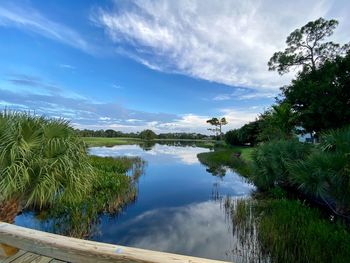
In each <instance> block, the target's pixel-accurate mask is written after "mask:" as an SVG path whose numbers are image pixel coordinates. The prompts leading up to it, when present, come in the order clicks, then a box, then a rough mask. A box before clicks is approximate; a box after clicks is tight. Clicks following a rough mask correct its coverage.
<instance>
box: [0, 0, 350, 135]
mask: <svg viewBox="0 0 350 263" xmlns="http://www.w3.org/2000/svg"><path fill="white" fill-rule="evenodd" d="M349 13H350V1H345V0H344V1H340V0H339V1H335V0H334V1H328V0H327V1H319V0H317V1H316V0H310V1H301V0H297V1H257V0H255V1H253V0H247V1H238V0H237V1H236V0H222V1H214V0H213V1H211V0H208V1H201V0H186V1H185V0H179V1H171V0H168V1H165V0H164V1H161V0H159V1H151V0H142V1H141V0H139V1H136V0H135V1H123V0H115V1H112V0H104V1H97V0H95V1H93V0H84V1H83V0H81V1H68V0H56V1H54V0H51V1H39V0H32V1H30V0H22V1H16V0H14V1H13V0H12V1H6V0H5V1H4V0H2V1H1V3H0V57H1V59H0V106H1V107H2V108H5V107H7V108H10V109H20V110H33V111H35V112H36V113H37V114H45V115H47V116H53V117H63V118H66V119H69V120H70V121H71V123H72V124H73V125H74V126H75V127H77V128H90V129H108V128H112V129H115V130H122V131H140V130H143V129H146V128H150V129H153V130H155V131H156V132H158V133H159V132H180V131H185V132H202V133H206V132H207V128H208V127H207V124H206V123H205V120H206V119H208V118H209V117H211V116H225V117H227V118H228V121H229V125H227V127H226V128H225V130H228V129H231V128H236V127H240V126H241V125H243V124H244V123H246V122H248V121H251V120H254V119H255V118H256V116H257V115H258V113H259V112H262V111H263V110H264V109H266V108H267V107H269V106H270V105H271V104H272V103H273V102H274V97H275V96H276V95H277V94H278V88H279V87H280V86H282V85H285V84H287V83H288V82H289V81H290V79H291V77H292V76H293V74H295V72H292V73H291V74H288V75H284V76H279V75H278V74H277V73H276V72H269V71H268V70H267V66H266V64H267V61H268V59H269V58H270V57H271V55H272V54H273V52H275V51H278V50H281V49H284V47H285V44H284V41H285V39H286V37H287V35H288V34H289V33H290V32H291V31H292V30H294V29H295V28H298V27H300V26H302V25H304V24H306V23H307V22H308V21H310V20H315V19H317V18H319V17H321V16H322V17H325V18H335V19H337V20H339V22H340V25H339V26H338V28H337V30H336V32H335V34H334V35H333V37H332V39H333V40H334V41H337V42H340V43H345V42H348V41H349V28H350V20H349V19H348V15H349Z"/></svg>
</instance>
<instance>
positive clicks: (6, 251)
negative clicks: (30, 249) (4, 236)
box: [0, 244, 18, 257]
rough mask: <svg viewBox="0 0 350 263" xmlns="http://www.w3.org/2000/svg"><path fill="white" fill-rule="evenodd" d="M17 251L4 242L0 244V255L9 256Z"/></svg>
mask: <svg viewBox="0 0 350 263" xmlns="http://www.w3.org/2000/svg"><path fill="white" fill-rule="evenodd" d="M17 252H18V249H17V248H15V247H10V246H8V245H6V244H0V257H9V256H12V255H14V254H16V253H17Z"/></svg>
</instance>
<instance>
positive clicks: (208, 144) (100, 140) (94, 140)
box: [82, 137, 215, 148]
mask: <svg viewBox="0 0 350 263" xmlns="http://www.w3.org/2000/svg"><path fill="white" fill-rule="evenodd" d="M82 140H83V141H84V142H85V143H86V144H87V146H88V147H98V146H114V145H130V144H138V145H143V144H155V143H160V144H168V143H174V142H179V143H183V144H192V143H193V144H194V145H195V146H197V147H203V148H213V147H214V145H215V141H214V140H191V139H154V140H152V141H144V140H141V139H140V138H126V137H115V138H107V137H82Z"/></svg>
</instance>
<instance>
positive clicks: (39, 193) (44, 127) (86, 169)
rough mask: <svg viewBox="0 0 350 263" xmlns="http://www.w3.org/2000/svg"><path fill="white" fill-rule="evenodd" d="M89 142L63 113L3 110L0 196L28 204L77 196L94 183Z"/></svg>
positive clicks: (1, 198) (0, 125) (0, 143)
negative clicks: (58, 115)
mask: <svg viewBox="0 0 350 263" xmlns="http://www.w3.org/2000/svg"><path fill="white" fill-rule="evenodd" d="M92 176H93V169H92V167H91V166H90V164H89V162H88V158H87V153H86V147H85V144H84V143H83V142H82V141H81V140H80V139H79V137H77V136H76V134H75V132H74V130H73V129H72V128H71V127H70V126H69V123H68V122H67V121H65V120H62V119H49V118H44V117H37V116H34V115H31V114H29V113H18V112H8V111H4V112H2V113H0V201H6V200H10V199H13V198H16V199H20V200H22V201H25V202H24V203H25V206H35V207H39V208H41V207H43V206H49V205H51V204H53V203H54V202H56V201H60V200H65V201H69V202H73V201H75V200H78V199H80V198H82V197H83V196H84V194H85V193H86V192H87V191H88V190H89V188H90V186H91V181H92Z"/></svg>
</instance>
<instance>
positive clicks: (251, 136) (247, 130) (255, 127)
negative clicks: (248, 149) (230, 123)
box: [239, 119, 261, 146]
mask: <svg viewBox="0 0 350 263" xmlns="http://www.w3.org/2000/svg"><path fill="white" fill-rule="evenodd" d="M260 126H261V120H260V119H258V120H255V121H252V122H249V123H247V124H245V125H243V126H242V127H241V128H240V129H239V137H240V140H241V142H242V144H249V145H251V146H254V145H256V144H257V143H258V138H259V134H260V131H261V129H260Z"/></svg>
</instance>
